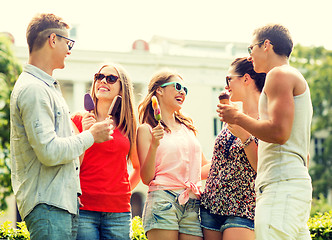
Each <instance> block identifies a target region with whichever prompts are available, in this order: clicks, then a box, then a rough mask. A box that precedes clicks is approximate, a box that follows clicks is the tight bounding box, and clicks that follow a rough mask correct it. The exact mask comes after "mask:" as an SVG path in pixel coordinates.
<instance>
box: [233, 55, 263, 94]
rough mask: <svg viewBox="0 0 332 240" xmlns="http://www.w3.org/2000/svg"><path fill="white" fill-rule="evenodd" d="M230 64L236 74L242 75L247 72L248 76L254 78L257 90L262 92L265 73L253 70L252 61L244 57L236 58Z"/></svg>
mask: <svg viewBox="0 0 332 240" xmlns="http://www.w3.org/2000/svg"><path fill="white" fill-rule="evenodd" d="M231 66H232V67H234V70H235V72H236V73H237V74H239V75H241V76H243V75H244V74H246V73H247V74H249V75H250V77H251V78H252V79H253V80H254V82H255V86H256V89H257V90H258V91H259V92H262V89H263V87H264V84H265V76H266V74H265V73H257V72H255V70H254V67H253V65H252V62H250V61H248V59H247V58H246V57H243V58H236V59H235V60H234V61H233V62H232V63H231Z"/></svg>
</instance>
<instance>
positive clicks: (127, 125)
mask: <svg viewBox="0 0 332 240" xmlns="http://www.w3.org/2000/svg"><path fill="white" fill-rule="evenodd" d="M105 67H114V68H115V70H116V71H117V73H118V75H119V79H118V81H120V86H121V89H120V92H121V97H122V101H121V108H120V110H118V111H117V112H116V113H115V116H114V117H115V119H116V121H117V123H118V128H119V129H120V130H121V132H122V133H123V134H124V135H125V136H126V137H128V139H129V142H130V151H131V150H132V147H133V146H134V144H135V141H136V128H137V124H136V117H135V113H134V107H133V102H134V94H133V85H132V82H131V80H130V77H129V75H128V73H127V72H126V71H125V70H124V68H123V67H122V66H120V65H119V64H107V65H103V66H102V67H101V68H100V69H99V71H98V73H100V71H101V70H102V69H103V68H105ZM95 86H96V85H95V81H94V82H93V84H92V88H91V97H92V99H93V101H94V102H95V105H96V106H97V104H98V99H97V98H96V94H95ZM96 109H97V108H95V109H94V114H95V115H96V116H97V115H98V113H97V110H96ZM130 151H129V152H130Z"/></svg>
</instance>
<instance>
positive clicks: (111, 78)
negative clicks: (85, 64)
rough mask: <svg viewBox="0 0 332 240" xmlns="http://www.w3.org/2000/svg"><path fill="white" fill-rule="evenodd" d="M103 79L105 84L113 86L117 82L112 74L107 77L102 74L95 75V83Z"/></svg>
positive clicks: (116, 77) (116, 78)
mask: <svg viewBox="0 0 332 240" xmlns="http://www.w3.org/2000/svg"><path fill="white" fill-rule="evenodd" d="M104 78H106V82H107V83H110V84H114V83H116V81H117V80H118V78H119V77H118V76H115V75H113V74H111V75H108V76H106V75H105V74H102V73H96V74H95V81H99V82H100V81H101V80H103V79H104Z"/></svg>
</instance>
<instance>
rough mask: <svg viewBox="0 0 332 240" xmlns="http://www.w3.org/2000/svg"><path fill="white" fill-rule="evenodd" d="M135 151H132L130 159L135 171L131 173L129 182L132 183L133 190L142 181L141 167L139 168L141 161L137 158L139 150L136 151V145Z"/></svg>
mask: <svg viewBox="0 0 332 240" xmlns="http://www.w3.org/2000/svg"><path fill="white" fill-rule="evenodd" d="M132 148H133V149H132V150H131V153H130V156H129V159H130V161H131V163H132V165H133V171H132V172H131V174H130V176H129V182H130V188H131V190H133V189H134V188H135V187H136V186H137V184H138V183H139V181H140V180H141V177H140V167H139V161H138V156H137V149H136V144H135V145H133V147H132Z"/></svg>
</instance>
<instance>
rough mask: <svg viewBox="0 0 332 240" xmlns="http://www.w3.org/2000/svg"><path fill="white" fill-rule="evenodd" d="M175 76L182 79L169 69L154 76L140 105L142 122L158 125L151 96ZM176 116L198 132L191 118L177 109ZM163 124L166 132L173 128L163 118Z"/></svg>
mask: <svg viewBox="0 0 332 240" xmlns="http://www.w3.org/2000/svg"><path fill="white" fill-rule="evenodd" d="M174 76H177V77H179V78H181V79H182V77H181V76H180V75H179V74H177V73H176V72H174V71H172V70H169V69H162V70H160V71H158V72H156V73H155V74H154V75H153V76H152V78H151V80H150V83H149V85H148V94H147V95H146V97H145V98H144V99H143V101H142V102H141V103H140V104H139V106H138V117H139V122H140V124H143V123H147V124H149V125H150V126H151V127H156V126H157V124H158V121H157V120H156V119H155V118H154V112H153V108H152V104H151V98H152V96H154V95H156V90H157V88H159V87H160V86H161V85H163V84H164V83H167V82H169V80H170V79H171V78H172V77H174ZM174 117H175V120H176V121H177V122H179V123H181V124H184V125H185V126H186V127H187V128H188V129H190V130H192V131H193V132H194V133H195V134H196V132H197V130H196V128H195V127H194V125H193V121H192V119H191V118H189V117H186V116H184V115H183V114H182V113H181V112H180V111H175V113H174ZM161 124H162V125H163V126H164V128H165V131H166V132H171V130H170V129H169V128H168V127H167V125H166V124H165V123H164V122H163V121H162V120H161Z"/></svg>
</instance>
